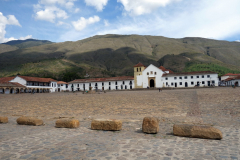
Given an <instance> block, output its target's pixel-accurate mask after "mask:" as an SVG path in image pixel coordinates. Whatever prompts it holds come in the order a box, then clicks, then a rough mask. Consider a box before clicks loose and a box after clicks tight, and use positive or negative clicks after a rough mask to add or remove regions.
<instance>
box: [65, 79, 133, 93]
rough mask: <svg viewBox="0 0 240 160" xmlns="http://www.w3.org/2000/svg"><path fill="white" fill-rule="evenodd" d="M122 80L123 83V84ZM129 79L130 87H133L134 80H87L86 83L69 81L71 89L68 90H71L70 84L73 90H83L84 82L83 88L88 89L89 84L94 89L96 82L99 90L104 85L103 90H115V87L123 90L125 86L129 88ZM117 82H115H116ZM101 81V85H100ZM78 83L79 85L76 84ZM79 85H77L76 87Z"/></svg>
mask: <svg viewBox="0 0 240 160" xmlns="http://www.w3.org/2000/svg"><path fill="white" fill-rule="evenodd" d="M123 81H124V84H123ZM130 81H132V89H133V88H134V80H121V81H104V82H87V83H69V87H70V88H71V89H69V91H72V87H71V86H72V84H73V87H74V91H78V88H80V89H79V90H80V91H83V90H84V88H83V85H84V84H85V90H86V91H88V90H89V86H90V84H91V87H92V90H95V89H96V83H97V88H98V89H99V90H102V87H104V90H109V87H110V90H116V87H117V89H118V90H125V87H126V88H127V89H130ZM109 82H110V85H109ZM116 82H117V84H116ZM102 83H103V85H102ZM78 84H79V85H78ZM78 86H79V87H78Z"/></svg>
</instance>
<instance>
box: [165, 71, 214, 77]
mask: <svg viewBox="0 0 240 160" xmlns="http://www.w3.org/2000/svg"><path fill="white" fill-rule="evenodd" d="M195 74H217V73H216V72H211V71H198V72H181V73H180V72H179V73H169V74H163V77H166V76H184V75H195Z"/></svg>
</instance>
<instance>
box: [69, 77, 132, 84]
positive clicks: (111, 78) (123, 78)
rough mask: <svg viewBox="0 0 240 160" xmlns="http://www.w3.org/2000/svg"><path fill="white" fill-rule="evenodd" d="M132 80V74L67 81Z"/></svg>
mask: <svg viewBox="0 0 240 160" xmlns="http://www.w3.org/2000/svg"><path fill="white" fill-rule="evenodd" d="M123 80H134V77H133V76H123V77H110V78H90V79H76V80H74V81H71V82H69V83H83V82H104V81H123Z"/></svg>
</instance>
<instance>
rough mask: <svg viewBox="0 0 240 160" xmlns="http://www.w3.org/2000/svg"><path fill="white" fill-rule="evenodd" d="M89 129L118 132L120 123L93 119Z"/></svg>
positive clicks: (118, 121)
mask: <svg viewBox="0 0 240 160" xmlns="http://www.w3.org/2000/svg"><path fill="white" fill-rule="evenodd" d="M91 129H93V130H104V131H119V130H121V129H122V121H120V120H113V119H95V120H93V121H92V123H91Z"/></svg>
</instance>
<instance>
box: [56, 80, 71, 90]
mask: <svg viewBox="0 0 240 160" xmlns="http://www.w3.org/2000/svg"><path fill="white" fill-rule="evenodd" d="M57 85H58V92H63V91H69V88H68V83H66V82H63V81H58V82H57Z"/></svg>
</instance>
